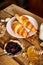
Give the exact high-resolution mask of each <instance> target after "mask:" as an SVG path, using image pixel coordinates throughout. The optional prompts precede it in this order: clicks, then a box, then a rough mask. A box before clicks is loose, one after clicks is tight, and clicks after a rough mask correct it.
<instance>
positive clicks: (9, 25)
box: [6, 15, 38, 38]
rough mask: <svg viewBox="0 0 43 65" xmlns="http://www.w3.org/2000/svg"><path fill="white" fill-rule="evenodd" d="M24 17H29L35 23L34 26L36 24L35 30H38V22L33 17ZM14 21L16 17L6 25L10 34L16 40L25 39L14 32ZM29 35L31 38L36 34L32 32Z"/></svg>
mask: <svg viewBox="0 0 43 65" xmlns="http://www.w3.org/2000/svg"><path fill="white" fill-rule="evenodd" d="M23 16H26V17H28V18H29V20H30V21H31V22H32V23H33V25H34V24H35V28H36V29H37V28H38V24H37V21H36V20H35V19H34V18H33V17H31V16H28V15H23ZM14 20H15V17H12V18H11V19H10V21H8V22H7V25H6V29H7V32H8V33H9V34H10V35H11V36H13V37H16V38H24V37H22V36H20V35H18V34H15V33H14V31H13V30H12V27H11V25H12V22H13V21H14ZM29 34H30V36H32V35H34V34H35V33H33V32H32V31H31V32H30V33H29Z"/></svg>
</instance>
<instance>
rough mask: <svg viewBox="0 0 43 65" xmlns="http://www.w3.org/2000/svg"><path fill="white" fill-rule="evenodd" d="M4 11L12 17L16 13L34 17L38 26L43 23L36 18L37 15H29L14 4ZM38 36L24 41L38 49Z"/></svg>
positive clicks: (42, 20) (39, 18)
mask: <svg viewBox="0 0 43 65" xmlns="http://www.w3.org/2000/svg"><path fill="white" fill-rule="evenodd" d="M4 11H5V12H7V13H9V14H11V15H12V16H14V15H15V14H16V13H18V14H21V15H22V14H27V15H29V16H32V17H34V18H35V19H36V20H37V22H38V25H39V26H40V24H41V23H42V22H43V19H42V18H41V17H39V16H37V15H35V14H33V13H30V12H29V11H26V10H24V9H22V8H20V7H18V6H16V5H14V4H12V5H10V6H9V7H7V8H5V9H4ZM38 35H39V34H36V35H34V36H33V37H32V38H28V39H26V40H27V41H29V42H30V43H31V44H33V45H35V46H36V47H37V48H39V49H40V45H39V44H40V40H39V39H37V38H39V36H38Z"/></svg>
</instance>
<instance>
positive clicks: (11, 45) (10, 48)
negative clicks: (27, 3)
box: [5, 41, 22, 55]
mask: <svg viewBox="0 0 43 65" xmlns="http://www.w3.org/2000/svg"><path fill="white" fill-rule="evenodd" d="M5 49H6V51H7V52H8V53H11V54H13V55H15V54H16V53H18V52H20V51H21V50H22V48H21V46H20V45H19V44H18V43H17V42H12V41H10V42H8V44H7V45H6V47H5Z"/></svg>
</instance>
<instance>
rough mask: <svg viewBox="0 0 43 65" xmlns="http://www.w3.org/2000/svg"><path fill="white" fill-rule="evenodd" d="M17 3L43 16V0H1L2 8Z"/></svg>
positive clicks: (0, 6)
mask: <svg viewBox="0 0 43 65" xmlns="http://www.w3.org/2000/svg"><path fill="white" fill-rule="evenodd" d="M11 4H16V5H18V6H20V7H22V8H24V9H26V10H28V11H30V12H32V13H34V14H36V15H38V16H40V17H42V18H43V0H0V10H2V9H4V8H6V7H7V6H9V5H11Z"/></svg>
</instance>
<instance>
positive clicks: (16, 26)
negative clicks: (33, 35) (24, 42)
mask: <svg viewBox="0 0 43 65" xmlns="http://www.w3.org/2000/svg"><path fill="white" fill-rule="evenodd" d="M12 29H13V30H14V33H16V34H19V35H21V36H23V37H25V38H27V37H29V35H28V32H27V31H26V30H25V29H24V28H23V26H22V25H21V23H20V22H18V21H14V22H13V24H12Z"/></svg>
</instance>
